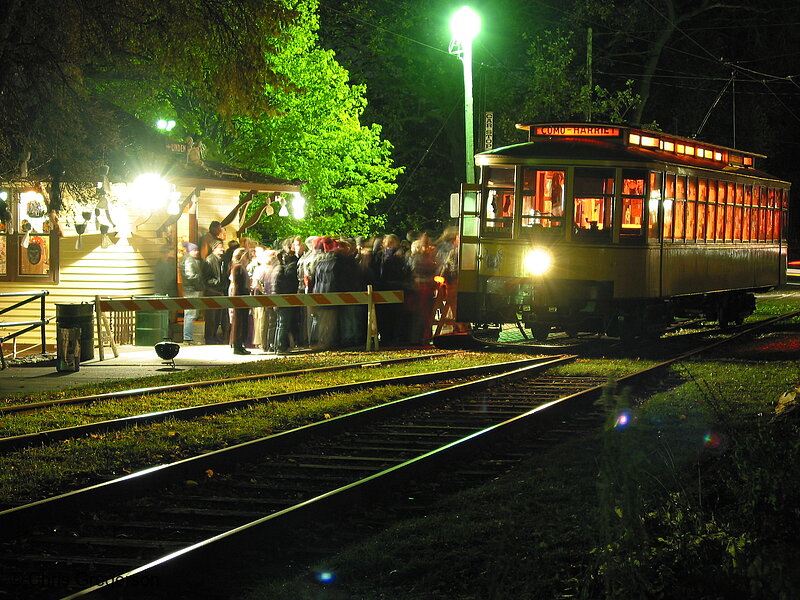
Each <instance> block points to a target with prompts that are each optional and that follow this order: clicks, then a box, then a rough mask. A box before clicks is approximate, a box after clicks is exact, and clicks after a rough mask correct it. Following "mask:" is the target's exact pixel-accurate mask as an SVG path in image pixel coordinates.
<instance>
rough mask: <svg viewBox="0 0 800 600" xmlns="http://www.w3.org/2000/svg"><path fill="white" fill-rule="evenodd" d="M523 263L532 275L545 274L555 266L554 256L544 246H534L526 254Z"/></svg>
mask: <svg viewBox="0 0 800 600" xmlns="http://www.w3.org/2000/svg"><path fill="white" fill-rule="evenodd" d="M523 265H524V267H525V270H526V271H527V272H528V273H530V274H531V275H544V274H545V273H547V272H548V271H549V270H550V268H551V267H552V266H553V256H552V255H551V254H550V252H548V251H547V250H545V249H544V248H534V249H533V250H530V251H529V252H528V253H527V254H526V255H525V258H524V260H523Z"/></svg>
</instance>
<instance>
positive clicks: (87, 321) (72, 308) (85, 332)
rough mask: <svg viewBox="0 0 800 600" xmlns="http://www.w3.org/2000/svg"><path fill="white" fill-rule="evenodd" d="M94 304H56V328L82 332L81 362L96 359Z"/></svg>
mask: <svg viewBox="0 0 800 600" xmlns="http://www.w3.org/2000/svg"><path fill="white" fill-rule="evenodd" d="M93 316H94V304H93V303H91V302H81V303H80V304H56V326H57V327H59V328H63V329H72V328H75V327H77V328H79V329H80V330H81V362H86V361H87V360H92V359H93V358H94V326H93Z"/></svg>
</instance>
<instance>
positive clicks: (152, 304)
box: [95, 286, 404, 360]
mask: <svg viewBox="0 0 800 600" xmlns="http://www.w3.org/2000/svg"><path fill="white" fill-rule="evenodd" d="M403 299H404V296H403V292H402V291H395V290H389V291H385V290H382V291H379V292H376V291H374V290H373V289H372V286H367V291H366V292H337V293H329V294H271V295H266V296H207V297H203V296H200V297H197V298H183V297H181V298H105V299H104V298H100V297H99V296H97V297H96V298H95V306H96V308H95V310H96V312H97V317H98V318H97V325H98V336H100V335H101V332H100V323H101V322H102V323H103V324H104V325H105V326H106V335H107V336H109V337H112V338H113V336H111V331H110V328H109V327H108V324H107V323H108V320H107V319H106V317H105V314H104V313H106V312H125V311H133V312H135V311H138V310H145V311H156V310H190V309H197V310H213V309H220V308H258V307H262V306H263V307H268V308H287V307H289V308H290V307H301V306H309V307H313V306H353V305H359V304H365V305H367V307H368V310H367V350H370V348H372V347H374V348H375V349H376V350H377V349H378V324H377V319H376V316H375V305H376V304H396V303H401V302H403ZM100 339H101V343H100V353H99V354H100V360H103V344H102V339H103V338H100ZM112 348H113V343H112ZM113 349H114V355H115V356H117V352H116V348H113Z"/></svg>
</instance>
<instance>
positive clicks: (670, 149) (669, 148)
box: [664, 142, 675, 152]
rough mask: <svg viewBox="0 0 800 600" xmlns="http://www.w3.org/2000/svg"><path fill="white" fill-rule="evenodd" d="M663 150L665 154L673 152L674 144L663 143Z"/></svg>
mask: <svg viewBox="0 0 800 600" xmlns="http://www.w3.org/2000/svg"><path fill="white" fill-rule="evenodd" d="M664 150H665V151H667V152H675V144H674V143H673V142H664Z"/></svg>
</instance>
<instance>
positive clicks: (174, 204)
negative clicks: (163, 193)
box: [167, 190, 181, 215]
mask: <svg viewBox="0 0 800 600" xmlns="http://www.w3.org/2000/svg"><path fill="white" fill-rule="evenodd" d="M180 199H181V193H180V192H178V191H177V190H172V191H171V192H170V193H169V203H168V204H167V214H168V215H178V214H180V212H181V205H180V204H179V203H178V200H180Z"/></svg>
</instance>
